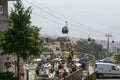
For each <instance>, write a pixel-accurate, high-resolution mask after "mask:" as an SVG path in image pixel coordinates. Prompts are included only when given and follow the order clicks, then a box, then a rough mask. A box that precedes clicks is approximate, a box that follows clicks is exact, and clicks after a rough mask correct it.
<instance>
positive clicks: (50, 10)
mask: <svg viewBox="0 0 120 80" xmlns="http://www.w3.org/2000/svg"><path fill="white" fill-rule="evenodd" d="M34 2H35V3H36V4H38V5H42V6H44V7H45V8H46V9H49V10H50V11H52V12H54V13H57V14H59V15H60V16H62V17H64V18H66V19H68V20H70V21H73V22H75V23H77V24H79V27H80V26H81V28H82V29H87V31H88V30H89V29H91V28H89V27H88V26H87V25H84V24H81V23H79V22H77V21H75V20H73V19H71V18H68V17H66V16H65V15H63V14H61V13H59V12H57V11H55V10H53V9H51V8H49V7H47V6H46V5H44V4H41V3H40V2H38V1H36V0H34ZM72 24H73V25H76V24H74V23H72ZM82 26H84V27H82ZM86 27H88V28H89V29H88V28H86ZM97 33H98V31H97Z"/></svg>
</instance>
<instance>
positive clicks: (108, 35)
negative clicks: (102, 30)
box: [105, 34, 112, 55]
mask: <svg viewBox="0 0 120 80" xmlns="http://www.w3.org/2000/svg"><path fill="white" fill-rule="evenodd" d="M105 37H107V54H106V55H108V53H109V38H110V37H112V34H105Z"/></svg>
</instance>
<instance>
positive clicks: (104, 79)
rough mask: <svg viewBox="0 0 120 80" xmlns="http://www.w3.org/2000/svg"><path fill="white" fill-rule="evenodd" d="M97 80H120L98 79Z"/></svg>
mask: <svg viewBox="0 0 120 80" xmlns="http://www.w3.org/2000/svg"><path fill="white" fill-rule="evenodd" d="M96 80H120V79H96Z"/></svg>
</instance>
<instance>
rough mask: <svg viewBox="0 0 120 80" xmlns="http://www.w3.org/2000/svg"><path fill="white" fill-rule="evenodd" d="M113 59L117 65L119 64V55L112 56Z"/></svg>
mask: <svg viewBox="0 0 120 80" xmlns="http://www.w3.org/2000/svg"><path fill="white" fill-rule="evenodd" d="M114 59H115V60H116V62H117V63H120V53H119V54H116V55H115V56H114Z"/></svg>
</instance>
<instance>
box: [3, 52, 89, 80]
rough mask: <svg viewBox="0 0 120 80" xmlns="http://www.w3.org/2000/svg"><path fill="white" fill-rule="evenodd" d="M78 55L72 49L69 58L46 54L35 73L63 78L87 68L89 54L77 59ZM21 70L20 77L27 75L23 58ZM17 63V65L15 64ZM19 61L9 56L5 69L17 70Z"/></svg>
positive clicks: (41, 75) (8, 70)
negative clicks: (54, 57) (53, 56)
mask: <svg viewBox="0 0 120 80" xmlns="http://www.w3.org/2000/svg"><path fill="white" fill-rule="evenodd" d="M76 58H78V57H75V54H74V51H71V52H70V53H69V56H68V58H64V57H63V56H61V55H59V56H57V58H56V59H52V58H51V56H50V54H49V55H44V56H42V57H41V61H40V62H39V64H38V66H37V67H36V70H35V74H36V77H48V78H52V77H57V78H60V79H61V78H63V77H65V76H67V75H69V74H71V73H73V72H75V71H76V70H77V69H80V68H81V69H83V70H86V66H87V61H88V59H89V58H88V55H85V56H84V57H83V58H81V59H80V58H79V59H78V60H77V61H75V60H74V59H76ZM19 61H20V62H19V72H20V74H19V75H20V78H21V79H24V77H25V70H24V67H23V64H24V63H23V59H22V58H20V59H19ZM28 63H29V64H31V63H32V59H30V60H29V61H28ZM15 65H16V66H15ZM17 66H18V63H17V61H16V60H14V59H12V58H10V57H7V58H6V61H5V63H4V67H5V70H6V71H7V72H16V70H17V68H16V67H17Z"/></svg>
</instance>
